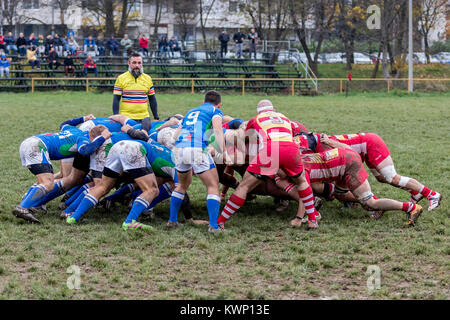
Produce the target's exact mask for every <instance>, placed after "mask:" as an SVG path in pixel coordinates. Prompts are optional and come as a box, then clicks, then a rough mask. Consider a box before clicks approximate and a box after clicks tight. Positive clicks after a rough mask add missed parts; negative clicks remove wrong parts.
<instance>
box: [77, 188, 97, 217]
mask: <svg viewBox="0 0 450 320" xmlns="http://www.w3.org/2000/svg"><path fill="white" fill-rule="evenodd" d="M97 203H98V199H96V198H95V197H94V196H93V195H91V194H89V193H88V194H87V195H86V196H85V197H84V198H83V200H81V203H80V205H79V206H78V208H77V209H76V210H75V212H74V213H73V214H72V215H71V217H73V218H75V220H76V221H80V219H81V216H82V215H83V214H84V213H85V212H86V211H88V210H89V209H91V208H93V207H94V206H95V205H96V204H97Z"/></svg>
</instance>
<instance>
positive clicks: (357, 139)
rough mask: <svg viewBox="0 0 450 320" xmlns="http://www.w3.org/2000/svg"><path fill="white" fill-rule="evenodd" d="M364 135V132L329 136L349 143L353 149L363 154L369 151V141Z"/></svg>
mask: <svg viewBox="0 0 450 320" xmlns="http://www.w3.org/2000/svg"><path fill="white" fill-rule="evenodd" d="M364 135H365V134H364V133H353V134H340V135H331V136H328V138H329V139H331V140H335V141H338V142H340V143H343V144H346V145H348V146H349V147H350V148H352V150H354V151H355V152H357V153H359V154H360V155H361V156H363V155H365V154H366V153H367V142H366V141H365V139H364Z"/></svg>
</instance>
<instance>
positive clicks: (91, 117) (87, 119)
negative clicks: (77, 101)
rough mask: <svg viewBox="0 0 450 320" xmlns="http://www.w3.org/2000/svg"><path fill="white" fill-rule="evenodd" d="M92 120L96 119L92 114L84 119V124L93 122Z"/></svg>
mask: <svg viewBox="0 0 450 320" xmlns="http://www.w3.org/2000/svg"><path fill="white" fill-rule="evenodd" d="M92 119H95V116H94V115H93V114H92V113H91V114H88V115H87V116H84V117H83V120H84V122H86V121H89V120H92Z"/></svg>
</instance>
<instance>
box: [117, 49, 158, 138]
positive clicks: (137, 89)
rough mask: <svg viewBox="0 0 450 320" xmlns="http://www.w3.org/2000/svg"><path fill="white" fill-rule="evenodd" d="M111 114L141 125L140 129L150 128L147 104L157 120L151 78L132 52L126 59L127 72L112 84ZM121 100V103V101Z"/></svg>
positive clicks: (156, 106) (140, 58)
mask: <svg viewBox="0 0 450 320" xmlns="http://www.w3.org/2000/svg"><path fill="white" fill-rule="evenodd" d="M113 94H114V99H113V105H112V109H113V114H122V115H124V116H127V117H128V118H130V119H133V120H136V121H138V122H140V123H142V129H144V130H145V131H148V130H149V129H150V127H151V122H152V121H151V120H150V114H149V112H148V103H149V102H150V108H151V109H152V113H153V117H154V118H155V120H159V116H158V103H157V102H156V97H155V88H154V86H153V82H152V78H151V77H150V76H149V75H147V74H145V73H144V68H143V66H142V56H141V55H140V54H139V53H136V52H133V53H132V54H131V55H130V56H129V58H128V71H127V72H125V73H122V74H121V75H120V76H118V77H117V79H116V83H115V84H114V91H113ZM121 100H122V101H121Z"/></svg>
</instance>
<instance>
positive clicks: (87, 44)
mask: <svg viewBox="0 0 450 320" xmlns="http://www.w3.org/2000/svg"><path fill="white" fill-rule="evenodd" d="M83 48H84V53H85V54H87V55H89V54H90V55H91V56H95V54H96V52H97V44H96V43H95V40H94V39H92V36H89V37H87V38H86V39H84V45H83Z"/></svg>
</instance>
